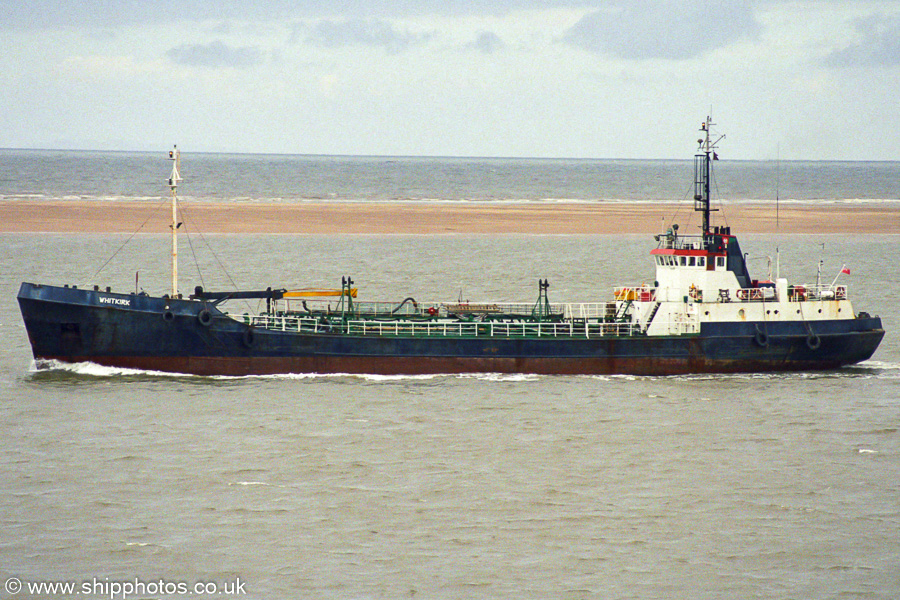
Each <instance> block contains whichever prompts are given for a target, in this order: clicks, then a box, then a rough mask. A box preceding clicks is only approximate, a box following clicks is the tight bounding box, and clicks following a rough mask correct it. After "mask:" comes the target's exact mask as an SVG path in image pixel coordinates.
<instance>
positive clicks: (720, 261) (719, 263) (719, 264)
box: [716, 256, 725, 267]
mask: <svg viewBox="0 0 900 600" xmlns="http://www.w3.org/2000/svg"><path fill="white" fill-rule="evenodd" d="M716 266H717V267H724V266H725V257H724V256H717V257H716Z"/></svg>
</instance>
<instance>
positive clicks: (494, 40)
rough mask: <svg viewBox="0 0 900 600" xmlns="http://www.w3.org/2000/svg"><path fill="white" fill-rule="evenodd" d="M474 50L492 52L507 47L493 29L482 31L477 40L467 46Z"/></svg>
mask: <svg viewBox="0 0 900 600" xmlns="http://www.w3.org/2000/svg"><path fill="white" fill-rule="evenodd" d="M466 47H467V48H469V49H472V50H478V51H479V52H483V53H484V54H492V53H494V52H496V51H498V50H502V49H503V48H504V47H506V44H505V43H504V42H503V40H502V39H500V36H499V35H497V34H496V33H494V32H493V31H482V32H480V33H479V34H478V37H476V38H475V41H474V42H472V43H471V44H468V45H467V46H466Z"/></svg>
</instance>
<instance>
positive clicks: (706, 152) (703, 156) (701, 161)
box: [694, 117, 725, 240]
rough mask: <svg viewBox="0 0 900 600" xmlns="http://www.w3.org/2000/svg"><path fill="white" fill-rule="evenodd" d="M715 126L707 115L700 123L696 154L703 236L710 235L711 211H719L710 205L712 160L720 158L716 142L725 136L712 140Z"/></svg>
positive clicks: (697, 205) (696, 198)
mask: <svg viewBox="0 0 900 600" xmlns="http://www.w3.org/2000/svg"><path fill="white" fill-rule="evenodd" d="M714 126H715V123H713V122H712V117H706V121H704V122H703V123H702V124H701V125H700V131H701V132H703V137H702V138H700V139H699V140H697V144H698V145H699V146H700V147H699V148H698V150H697V154H695V155H694V210H695V211H697V212H700V213H703V238H704V240H705V239H707V237H708V236H709V231H710V229H709V213H710V212H714V211H717V210H718V209H716V208H710V207H709V199H710V193H709V182H710V161H713V160H719V156H718V154H716V152H715V150H716V148H718V146H716V144H718V143H719V142H720V141H722V140H723V139H724V138H725V136H724V135H722V136H720V137H719V138H718V139H716V140H712V138H711V136H710V132H711V130H712V128H713V127H714Z"/></svg>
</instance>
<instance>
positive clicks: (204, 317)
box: [197, 308, 212, 327]
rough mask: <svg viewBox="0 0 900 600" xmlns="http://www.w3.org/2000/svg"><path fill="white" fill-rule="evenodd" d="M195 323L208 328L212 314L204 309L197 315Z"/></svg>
mask: <svg viewBox="0 0 900 600" xmlns="http://www.w3.org/2000/svg"><path fill="white" fill-rule="evenodd" d="M197 321H199V322H200V324H201V325H203V326H204V327H209V325H210V323H212V313H210V312H209V311H208V310H206V309H205V308H204V309H203V310H201V311H200V312H199V313H197Z"/></svg>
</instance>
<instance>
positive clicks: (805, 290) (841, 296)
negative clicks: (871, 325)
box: [718, 284, 847, 302]
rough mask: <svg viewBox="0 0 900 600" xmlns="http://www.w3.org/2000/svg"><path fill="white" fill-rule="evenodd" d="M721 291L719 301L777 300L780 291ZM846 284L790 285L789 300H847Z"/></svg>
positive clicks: (762, 288)
mask: <svg viewBox="0 0 900 600" xmlns="http://www.w3.org/2000/svg"><path fill="white" fill-rule="evenodd" d="M723 291H725V290H720V292H719V298H718V300H719V301H736V302H775V301H777V300H778V293H777V292H776V289H775V288H774V287H759V288H741V289H739V290H736V291H735V297H734V298H732V297H730V294H728V295H723ZM846 299H847V286H846V285H821V284H820V285H792V286H788V290H787V301H788V302H820V301H823V300H846Z"/></svg>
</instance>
